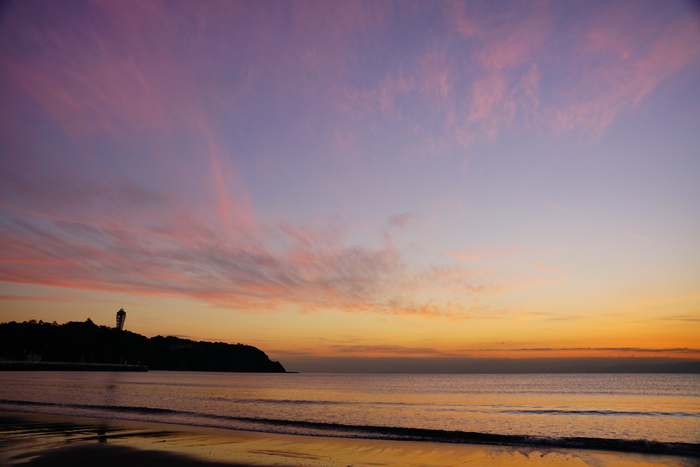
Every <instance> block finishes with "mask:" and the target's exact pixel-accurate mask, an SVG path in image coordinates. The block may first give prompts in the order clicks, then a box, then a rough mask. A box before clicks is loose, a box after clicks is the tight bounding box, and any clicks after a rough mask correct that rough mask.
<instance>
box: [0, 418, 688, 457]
mask: <svg viewBox="0 0 700 467" xmlns="http://www.w3.org/2000/svg"><path fill="white" fill-rule="evenodd" d="M0 434H1V435H2V436H0V439H2V441H1V442H0V464H2V465H15V464H22V465H26V466H28V467H32V466H34V467H40V466H45V465H46V466H48V465H67V464H68V463H71V462H72V463H74V465H75V464H77V465H80V464H91V463H99V464H102V465H124V464H130V465H131V466H132V467H135V466H140V465H150V466H154V465H172V466H180V465H198V466H203V467H208V466H215V465H216V466H222V465H229V466H272V465H284V466H290V467H291V466H312V465H314V466H319V467H341V466H343V467H344V466H349V465H368V464H373V465H383V466H412V465H415V466H419V465H431V466H436V467H448V466H456V465H465V464H468V463H470V462H472V463H476V464H478V465H482V466H487V467H490V466H493V467H496V466H506V465H507V466H510V465H513V466H515V465H529V466H532V467H557V466H576V467H583V466H597V467H608V466H610V467H614V466H617V465H620V464H621V463H624V465H625V466H629V467H636V466H638V467H642V466H645V467H647V466H673V467H676V466H677V467H689V466H691V465H697V458H693V457H687V456H679V455H673V456H669V455H660V454H640V453H625V452H617V451H616V452H613V451H604V450H590V449H586V450H581V449H571V448H559V447H541V446H538V447H528V446H505V445H500V446H499V445H479V444H455V443H442V442H427V441H410V440H401V441H395V440H385V439H382V440H379V439H365V438H341V437H323V436H301V435H291V434H273V433H262V432H251V431H238V430H227V429H222V428H208V427H196V426H187V425H174V424H173V425H171V424H162V423H153V422H141V421H138V422H136V421H126V420H113V419H104V418H84V417H69V416H62V415H43V414H35V413H31V414H30V413H24V412H0ZM27 459H29V461H28V462H27ZM105 461H109V462H113V464H109V463H108V464H105Z"/></svg>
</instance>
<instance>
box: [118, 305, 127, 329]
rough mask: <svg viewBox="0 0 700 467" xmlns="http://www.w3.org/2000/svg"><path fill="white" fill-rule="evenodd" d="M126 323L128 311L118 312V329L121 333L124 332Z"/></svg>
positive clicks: (121, 310)
mask: <svg viewBox="0 0 700 467" xmlns="http://www.w3.org/2000/svg"><path fill="white" fill-rule="evenodd" d="M124 321H126V311H124V308H122V309H120V310H119V311H117V329H119V330H120V331H123V330H124Z"/></svg>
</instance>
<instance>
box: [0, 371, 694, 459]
mask: <svg viewBox="0 0 700 467" xmlns="http://www.w3.org/2000/svg"><path fill="white" fill-rule="evenodd" d="M0 411H9V412H28V413H42V414H56V415H68V416H80V417H96V418H109V419H117V420H119V419H121V420H134V421H148V422H158V423H174V424H181V425H191V426H206V427H216V428H225V429H233V430H248V431H260V432H270V433H284V434H301V435H310V436H340V437H357V438H376V439H410V440H414V441H421V440H424V441H442V442H462V443H477V444H514V445H523V444H525V445H534V446H539V445H542V446H559V447H576V448H593V449H613V450H622V451H639V452H659V453H661V452H663V453H678V454H682V453H690V454H694V455H698V453H700V375H697V374H521V375H513V374H508V375H493V374H489V375H376V374H372V375H362V374H259V373H256V374H251V373H196V372H165V371H151V372H148V373H103V372H48V371H47V372H2V373H0Z"/></svg>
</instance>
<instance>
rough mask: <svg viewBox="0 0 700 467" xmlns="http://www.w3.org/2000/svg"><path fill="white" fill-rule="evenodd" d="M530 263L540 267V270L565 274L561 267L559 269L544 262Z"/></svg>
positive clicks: (537, 267) (536, 267)
mask: <svg viewBox="0 0 700 467" xmlns="http://www.w3.org/2000/svg"><path fill="white" fill-rule="evenodd" d="M530 264H531V265H532V267H533V268H535V269H539V270H540V271H544V272H555V273H557V274H564V272H563V271H561V270H560V269H557V268H555V267H552V266H547V265H545V264H542V263H537V262H533V263H530Z"/></svg>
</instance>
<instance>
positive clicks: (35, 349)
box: [0, 318, 286, 373]
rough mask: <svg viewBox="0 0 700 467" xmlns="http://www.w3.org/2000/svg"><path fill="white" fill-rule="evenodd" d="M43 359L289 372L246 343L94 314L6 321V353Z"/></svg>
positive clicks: (0, 351) (0, 334)
mask: <svg viewBox="0 0 700 467" xmlns="http://www.w3.org/2000/svg"><path fill="white" fill-rule="evenodd" d="M30 356H31V357H32V358H34V359H36V358H37V357H38V356H40V358H41V361H43V362H84V363H110V364H119V363H124V362H128V363H129V364H137V363H140V364H141V365H148V367H149V369H151V370H182V371H239V372H261V373H263V372H264V373H286V371H285V369H284V367H283V366H282V365H281V364H280V363H279V362H274V361H271V360H270V359H269V358H268V356H267V355H266V354H265V352H263V351H262V350H260V349H257V348H255V347H252V346H250V345H243V344H235V345H232V344H225V343H223V342H196V341H192V340H189V339H180V338H178V337H173V336H168V337H162V336H157V337H151V338H148V337H145V336H142V335H140V334H136V333H133V332H129V331H120V330H118V329H113V328H109V327H107V326H98V325H96V324H95V323H93V322H92V320H90V319H89V318H88V320H87V321H84V322H75V321H71V322H68V323H65V324H60V325H59V324H56V323H55V322H54V323H44V322H41V321H39V322H37V321H35V320H31V321H25V322H23V323H16V322H14V321H13V322H10V323H1V324H0V358H2V359H6V360H26V359H27V358H29V357H30Z"/></svg>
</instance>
